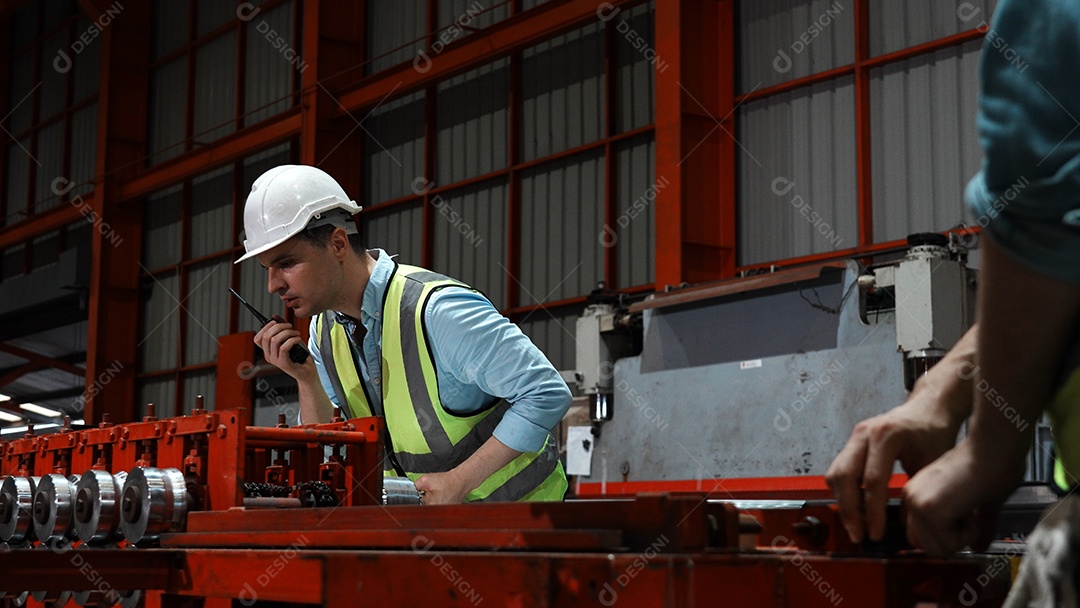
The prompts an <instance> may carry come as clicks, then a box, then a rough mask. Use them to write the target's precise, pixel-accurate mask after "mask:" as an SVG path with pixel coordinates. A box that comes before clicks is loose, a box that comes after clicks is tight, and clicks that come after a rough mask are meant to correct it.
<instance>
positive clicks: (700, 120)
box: [655, 0, 735, 289]
mask: <svg viewBox="0 0 1080 608" xmlns="http://www.w3.org/2000/svg"><path fill="white" fill-rule="evenodd" d="M732 10H733V8H732V5H731V2H729V1H724V2H716V1H714V0H671V1H670V2H658V3H657V4H656V55H657V57H658V58H662V59H663V61H664V62H665V63H666V64H667V69H664V70H657V72H656V179H657V180H658V181H659V180H667V182H669V184H670V185H668V186H667V187H665V188H662V189H657V193H656V205H655V213H656V286H657V289H663V288H664V286H666V285H679V284H681V283H683V282H694V283H697V282H705V281H710V280H714V279H718V278H720V277H721V276H723V274H724V271H725V269H727V270H728V271H729V272H730V271H731V270H732V269H734V267H735V263H734V257H733V256H734V249H733V245H734V243H725V242H724V239H723V237H722V234H723V229H724V224H725V223H726V222H731V221H732V220H733V217H732V218H726V217H722V216H721V207H720V205H719V204H718V203H717V198H718V194H719V192H720V188H721V185H722V181H721V179H720V174H721V170H722V169H723V168H724V166H723V165H722V164H721V163H722V162H723V161H724V160H725V158H727V159H728V160H729V161H730V159H731V158H733V156H734V155H733V153H732V152H731V151H729V152H727V153H725V152H724V148H725V147H730V146H733V145H734V141H733V137H734V121H733V120H732V118H731V113H732V112H731V107H732V105H733V97H732V95H731V90H732V88H731V87H732V85H731V83H730V82H729V83H727V84H723V85H721V84H720V82H724V81H725V80H727V81H730V80H732V79H733V69H732V68H733V66H732V63H733V61H734V55H733V53H732V52H731V51H730V40H725V39H726V38H729V35H726V34H725V32H724V31H723V30H725V29H726V30H729V32H730V30H731V27H732V24H731V21H730V14H731V12H732ZM722 41H723V42H722ZM718 81H719V82H718ZM730 172H731V171H730V169H729V173H730ZM724 181H725V182H726V181H730V177H728V179H727V180H724ZM732 215H733V214H732Z"/></svg>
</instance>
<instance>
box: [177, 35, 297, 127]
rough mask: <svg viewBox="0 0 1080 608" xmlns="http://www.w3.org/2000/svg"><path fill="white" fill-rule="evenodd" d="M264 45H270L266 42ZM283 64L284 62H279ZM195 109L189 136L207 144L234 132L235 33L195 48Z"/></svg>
mask: <svg viewBox="0 0 1080 608" xmlns="http://www.w3.org/2000/svg"><path fill="white" fill-rule="evenodd" d="M263 42H264V43H266V44H267V46H269V43H267V41H266V40H263ZM279 60H280V61H282V62H284V59H280V58H279ZM194 82H195V83H194V86H195V108H194V116H193V119H194V125H193V127H192V135H193V136H194V138H195V142H196V145H197V144H198V143H207V142H211V141H214V140H215V139H218V138H221V137H224V136H226V135H228V134H229V133H232V132H233V131H234V130H235V125H234V123H233V117H234V116H236V32H235V31H231V32H229V33H227V34H224V35H221V36H218V37H217V38H214V39H213V40H211V41H210V42H207V43H205V44H202V45H200V46H199V47H198V48H196V49H195V81H194Z"/></svg>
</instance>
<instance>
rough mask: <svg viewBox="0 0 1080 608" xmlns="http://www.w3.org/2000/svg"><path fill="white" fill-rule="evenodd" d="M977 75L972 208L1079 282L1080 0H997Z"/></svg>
mask: <svg viewBox="0 0 1080 608" xmlns="http://www.w3.org/2000/svg"><path fill="white" fill-rule="evenodd" d="M979 80H980V89H979V119H978V127H979V137H980V140H981V142H982V145H983V150H984V152H985V156H984V158H983V166H982V170H981V171H980V172H979V174H978V175H976V176H975V178H974V179H972V180H971V182H970V183H969V184H968V186H967V191H966V194H965V198H966V200H967V204H968V207H969V208H970V209H971V211H972V213H974V214H975V218H976V223H977V224H979V225H980V226H983V227H984V229H986V230H987V231H988V232H989V233H990V235H991V236H992V238H993V239H994V242H995V243H997V244H999V245H1000V246H1001V247H1002V248H1003V249H1004V250H1005V251H1007V252H1009V253H1010V254H1012V255H1013V256H1015V257H1016V258H1017V259H1019V260H1020V261H1021V262H1022V263H1024V264H1025V265H1027V266H1028V267H1030V268H1032V269H1033V270H1035V271H1037V272H1040V273H1042V274H1045V275H1048V276H1051V277H1053V278H1056V279H1059V280H1062V281H1069V282H1077V283H1080V1H1077V0H1001V2H999V3H998V6H997V10H996V11H995V13H994V17H993V20H992V23H991V24H990V29H989V30H988V31H987V32H986V38H985V41H984V43H983V52H982V59H981V65H980V68H979Z"/></svg>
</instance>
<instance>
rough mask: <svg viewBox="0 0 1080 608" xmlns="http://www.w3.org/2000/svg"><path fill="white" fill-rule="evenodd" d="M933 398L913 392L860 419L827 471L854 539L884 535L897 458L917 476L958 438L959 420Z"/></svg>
mask: <svg viewBox="0 0 1080 608" xmlns="http://www.w3.org/2000/svg"><path fill="white" fill-rule="evenodd" d="M933 399H935V397H934V396H931V395H930V394H929V393H927V392H923V393H922V394H921V395H912V397H911V398H910V399H909V400H908V401H907V402H905V403H904V404H903V405H901V406H899V407H896V408H893V409H892V410H889V411H888V412H886V413H884V414H881V415H880V416H875V417H873V418H869V419H867V420H863V421H862V422H860V423H859V424H858V425H856V426H855V431H854V432H852V434H851V438H850V439H848V442H847V445H845V446H844V449H843V450H841V451H840V454H839V455H837V457H836V459H835V460H833V463H832V465H831V466H830V467H829V470H828V472H826V473H825V481H826V483H828V484H829V488H831V489H832V491H833V494H834V495H835V496H836V500H837V503H838V506H839V508H840V519H841V521H843V522H844V529H846V530H847V533H848V536H849V537H850V538H851V541H852V542H855V543H858V542H861V541H862V539H863V536H864V535H865V534H869V536H870V538H871V539H872V540H881V538H882V537H883V536H884V535H885V506H886V504H887V503H888V498H889V488H888V485H889V478H890V477H892V472H893V464H894V463H895V462H896V461H897V460H899V461H900V463H901V465H903V467H904V470H905V471H907V473H908V474H909V475H913V474H915V473H916V472H917V471H919V470H920V469H922V468H923V467H925V466H926V465H928V464H930V463H931V462H933V461H934V460H935V459H936V458H938V457H939V456H941V455H942V454H944V453H945V452H946V451H947V450H948V449H949V448H951V447H952V446H953V445H954V444H955V443H956V433H957V430H958V425H957V424H956V423H954V422H953V421H952V420H950V419H948V417H947V416H943V415H941V413H940V412H941V408H939V407H937V404H935V403H933ZM864 518H865V519H864Z"/></svg>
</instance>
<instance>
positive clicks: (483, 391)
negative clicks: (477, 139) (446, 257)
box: [308, 249, 571, 452]
mask: <svg viewBox="0 0 1080 608" xmlns="http://www.w3.org/2000/svg"><path fill="white" fill-rule="evenodd" d="M370 253H371V255H372V256H373V257H375V259H376V262H375V268H374V270H373V271H372V273H371V279H370V280H369V281H368V284H367V287H366V288H365V289H364V297H363V301H362V302H361V306H360V322H361V323H362V324H363V326H364V329H366V330H367V334H366V335H365V336H364V340H363V348H362V349H361V348H358V347H357V345H356V344H355V343H354V342H352V334H353V330H354V329H355V327H356V325H355V320H353V319H351V318H349V317H348V316H346V315H343V314H341V313H337V319H338V322H339V323H341V324H342V325H343V326H344V328H345V331H346V334H347V335H349V340H350V343H352V348H353V355H354V356H355V357H356V360H357V361H358V362H359V363H360V374H361V378H362V380H363V382H364V384H365V385H366V388H367V394H368V395H369V396H370V397H371V399H372V400H373V401H374V402H375V403H373V404H372V406H373V407H374V408H375V409H376V411H382V388H381V386H382V378H381V375H382V365H381V363H380V362H381V353H382V314H383V310H382V309H383V298H384V295H385V293H386V287H387V284H388V283H389V281H390V275H391V274H392V273H393V270H394V263H393V261H392V260H391V259H390V256H389V255H387V254H386V252H385V251H383V250H381V249H376V250H372V251H371V252H370ZM423 314H424V315H425V323H426V326H427V329H428V339H429V341H430V343H431V349H432V353H433V354H434V358H435V372H436V378H437V379H438V383H439V400H440V401H441V402H442V404H443V407H444V408H445V409H446V410H447V411H449V412H451V413H454V414H459V415H468V414H472V413H475V412H477V411H480V410H481V409H483V408H484V407H486V406H488V405H491V404H492V403H493V402H495V401H497V400H498V399H506V400H507V401H509V402H510V409H509V410H507V412H506V414H505V415H504V416H503V419H502V421H500V422H499V424H498V426H496V427H495V432H494V435H495V438H496V439H498V440H499V441H501V442H503V443H504V444H506V445H507V446H508V447H510V448H513V449H515V450H518V451H519V452H535V451H537V450H539V449H540V448H541V447H543V445H544V438H546V437H547V435H548V433H549V432H550V430H551V429H552V428H553V427H554V426H555V425H556V424H558V422H559V420H561V419H562V417H563V415H564V414H566V410H567V409H569V407H570V401H571V395H570V389H569V388H568V387H567V386H566V383H565V382H563V380H562V377H561V376H559V373H558V372H557V371H555V368H554V367H553V366H552V365H551V362H550V361H548V359H547V357H545V356H544V353H542V352H540V349H538V348H537V347H536V345H535V344H533V343H532V341H531V340H530V339H529V338H528V336H526V335H525V334H523V333H521V330H520V329H518V326H517V325H514V324H513V323H511V322H510V321H509V320H508V319H507V318H506V317H504V316H502V315H501V314H499V311H498V310H496V309H495V307H494V306H493V305H492V304H491V302H489V301H488V300H487V298H485V297H484V296H483V295H481V294H479V293H477V292H475V291H472V290H469V289H463V288H456V287H447V288H444V289H440V290H438V291H436V292H435V293H434V294H433V295H432V296H431V298H430V299H429V300H428V304H427V308H426V309H425V310H424V311H423ZM317 318H318V317H317V316H316V317H312V319H311V325H310V338H309V340H308V348H309V349H310V350H311V356H312V359H314V361H315V367H316V369H318V371H319V379H320V380H321V381H322V385H323V390H325V391H326V394H327V395H328V396H329V397H330V401H332V402H333V403H334V405H337V406H339V407H340V405H341V404H340V403H339V402H338V398H337V395H335V394H334V389H333V385H332V384H330V378H329V376H328V375H327V373H326V368H325V367H324V366H323V361H322V355H321V354H320V353H319V344H318V341H319V337H318V334H317V333H316V331H315V320H316V319H317ZM373 370H374V375H373V374H372V371H373Z"/></svg>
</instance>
